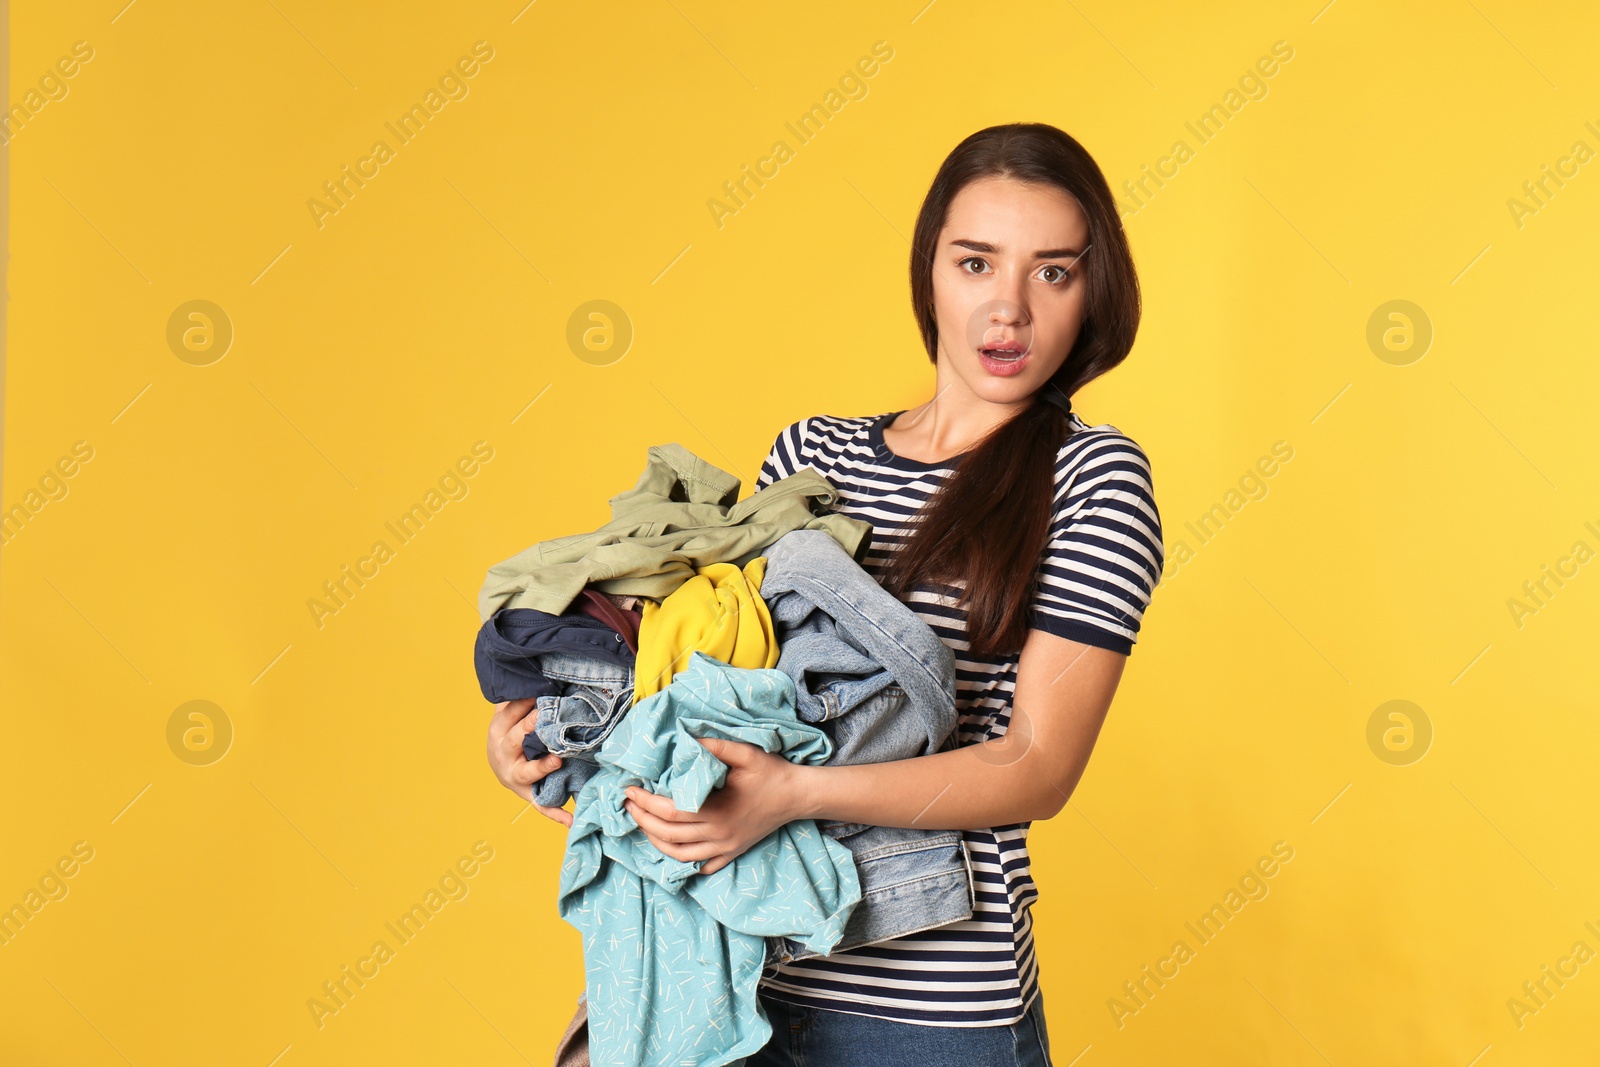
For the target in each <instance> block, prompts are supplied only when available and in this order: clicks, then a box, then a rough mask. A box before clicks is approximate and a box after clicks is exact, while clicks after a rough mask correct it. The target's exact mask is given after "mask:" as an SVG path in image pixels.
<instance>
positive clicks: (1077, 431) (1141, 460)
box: [1056, 412, 1151, 481]
mask: <svg viewBox="0 0 1600 1067" xmlns="http://www.w3.org/2000/svg"><path fill="white" fill-rule="evenodd" d="M1071 426H1072V432H1071V433H1069V434H1068V435H1067V439H1066V440H1065V441H1063V442H1061V447H1060V448H1058V449H1057V450H1056V478H1057V480H1058V481H1059V480H1061V479H1062V478H1070V477H1071V476H1072V475H1073V474H1074V473H1077V472H1081V471H1083V470H1085V469H1104V468H1105V467H1107V466H1108V465H1109V466H1114V467H1115V466H1120V467H1121V468H1122V469H1127V470H1132V471H1133V472H1134V473H1138V474H1142V475H1143V477H1144V479H1145V480H1146V481H1149V479H1150V474H1151V465H1150V457H1149V455H1148V454H1147V453H1146V452H1145V450H1144V449H1143V448H1142V447H1141V446H1140V444H1139V442H1138V441H1136V440H1134V439H1133V437H1131V436H1130V435H1128V434H1126V433H1124V432H1123V431H1122V430H1121V429H1119V428H1118V427H1116V426H1114V425H1112V424H1111V423H1109V422H1102V423H1097V424H1095V425H1090V424H1089V423H1086V422H1084V421H1083V419H1081V418H1080V417H1079V416H1078V414H1077V413H1076V412H1074V413H1073V415H1072V419H1071Z"/></svg>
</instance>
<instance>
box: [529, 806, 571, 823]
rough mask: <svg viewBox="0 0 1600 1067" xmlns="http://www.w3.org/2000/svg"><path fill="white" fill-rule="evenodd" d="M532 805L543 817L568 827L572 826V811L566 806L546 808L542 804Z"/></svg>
mask: <svg viewBox="0 0 1600 1067" xmlns="http://www.w3.org/2000/svg"><path fill="white" fill-rule="evenodd" d="M534 807H536V808H538V809H539V814H540V815H543V816H544V817H545V818H547V819H554V820H555V821H556V822H558V823H560V824H561V825H562V826H566V827H569V828H570V827H571V826H572V813H571V812H570V811H568V810H567V809H566V808H547V807H545V806H544V805H543V804H535V805H534Z"/></svg>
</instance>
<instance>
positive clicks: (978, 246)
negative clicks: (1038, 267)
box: [950, 237, 1083, 259]
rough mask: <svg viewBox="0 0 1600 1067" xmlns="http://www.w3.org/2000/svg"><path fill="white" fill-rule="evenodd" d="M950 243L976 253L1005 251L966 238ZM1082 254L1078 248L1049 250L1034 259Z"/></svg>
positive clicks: (996, 246)
mask: <svg viewBox="0 0 1600 1067" xmlns="http://www.w3.org/2000/svg"><path fill="white" fill-rule="evenodd" d="M950 243H951V244H953V245H960V246H961V247H962V248H969V249H971V250H972V251H974V252H990V253H1000V252H1003V251H1005V250H1004V249H1002V248H1001V247H1000V246H998V245H992V244H990V243H989V242H987V241H969V240H967V239H966V238H965V237H957V238H955V239H954V240H952V241H951V242H950ZM1082 254H1083V253H1081V252H1079V251H1078V250H1077V249H1076V248H1047V249H1045V250H1044V251H1043V252H1035V253H1034V254H1033V258H1034V259H1063V258H1066V257H1073V256H1079V255H1082Z"/></svg>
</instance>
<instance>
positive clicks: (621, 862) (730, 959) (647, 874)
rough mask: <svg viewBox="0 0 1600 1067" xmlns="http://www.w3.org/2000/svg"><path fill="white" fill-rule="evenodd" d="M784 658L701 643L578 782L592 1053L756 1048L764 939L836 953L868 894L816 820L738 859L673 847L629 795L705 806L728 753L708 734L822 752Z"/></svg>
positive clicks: (789, 828)
mask: <svg viewBox="0 0 1600 1067" xmlns="http://www.w3.org/2000/svg"><path fill="white" fill-rule="evenodd" d="M794 698H795V688H794V683H793V681H791V680H790V678H789V676H788V675H786V674H784V673H783V672H782V671H779V670H776V669H767V668H757V669H750V668H738V667H733V666H730V665H728V664H726V663H722V662H720V661H718V660H716V659H713V658H712V657H710V656H708V655H706V654H705V653H704V652H699V651H696V652H694V653H692V654H691V655H690V657H689V665H688V666H687V667H686V668H685V669H684V670H682V671H680V672H679V673H678V674H677V675H676V677H674V678H673V680H672V683H671V684H670V685H668V686H667V687H666V688H665V689H663V690H661V692H659V693H656V694H655V695H653V696H651V697H648V698H646V699H645V700H642V701H640V702H639V703H637V704H635V705H634V706H633V708H632V709H631V710H630V711H629V712H628V714H627V715H625V716H623V719H622V721H621V722H620V723H619V724H618V725H617V727H616V728H615V729H614V730H613V731H612V733H611V735H610V736H609V737H608V738H606V741H605V744H604V745H602V746H601V748H600V751H599V754H598V755H599V762H600V765H601V766H600V771H599V772H598V773H597V774H596V775H595V776H594V777H593V778H591V779H590V780H589V781H588V782H587V783H586V784H585V785H584V787H583V790H582V792H580V793H579V794H578V798H577V803H576V805H575V807H574V810H573V819H572V827H571V829H570V830H569V831H568V835H567V850H566V857H565V859H564V861H563V863H562V866H561V884H560V892H559V898H558V906H559V909H560V912H561V917H562V918H563V919H565V920H566V921H567V922H569V923H571V924H572V925H573V926H574V927H576V928H577V929H578V930H579V931H580V932H581V933H582V934H583V958H584V968H585V971H586V975H587V988H586V995H587V1000H588V1005H589V1035H590V1037H589V1040H590V1049H589V1050H590V1056H591V1057H592V1059H593V1063H594V1065H595V1067H661V1065H667V1064H670V1065H672V1067H721V1065H724V1064H729V1063H733V1062H734V1061H736V1060H739V1059H741V1058H743V1057H745V1056H749V1055H752V1054H753V1053H755V1052H756V1051H757V1050H758V1049H760V1048H761V1047H762V1046H764V1045H765V1044H766V1043H767V1040H768V1038H769V1037H770V1036H771V1034H772V1027H771V1025H770V1024H769V1023H768V1022H767V1018H766V1014H765V1013H764V1012H763V1011H762V1009H761V1005H760V1002H759V1001H758V999H757V986H758V983H759V980H760V976H761V968H762V964H763V962H764V958H765V954H766V944H767V942H766V938H767V937H769V936H787V937H792V938H795V939H797V940H799V941H801V942H803V943H804V944H805V945H807V946H808V947H811V948H814V949H816V950H817V951H818V952H821V953H827V952H828V951H830V950H831V949H832V948H833V946H834V945H836V944H837V943H838V942H839V939H840V937H841V936H843V933H844V929H845V925H846V923H847V922H848V920H849V918H850V913H851V911H852V910H853V909H854V907H855V905H856V904H857V903H858V902H859V901H860V899H861V883H860V881H859V879H858V876H857V874H856V868H855V863H854V860H853V858H852V856H851V853H850V850H849V849H848V848H846V847H845V846H844V845H842V844H840V843H839V842H838V841H835V840H833V839H832V838H830V837H827V836H826V835H825V834H823V833H822V832H821V831H820V830H819V829H818V828H817V825H816V823H815V822H814V821H813V820H810V819H800V820H796V821H794V822H790V823H788V824H786V825H784V826H781V827H779V828H778V829H776V830H774V831H773V832H772V833H771V834H769V835H767V836H766V837H765V838H763V839H762V840H761V841H759V842H757V843H756V844H755V845H754V846H752V847H751V848H750V849H749V850H748V851H746V852H744V853H743V854H741V855H740V856H739V857H738V858H736V859H735V860H734V861H733V862H731V863H729V864H728V865H727V866H726V867H723V868H722V869H721V870H718V871H716V872H715V873H713V874H709V875H701V874H699V873H698V872H699V870H700V867H701V866H702V863H701V862H694V863H685V862H683V861H681V860H675V859H673V858H671V857H669V856H667V855H666V854H664V853H662V852H661V851H660V850H659V849H657V848H656V847H655V845H653V844H651V843H650V841H649V839H648V838H646V837H645V836H644V832H643V831H642V830H640V829H639V827H638V824H637V823H635V822H634V820H633V817H632V816H631V815H629V814H628V812H627V811H626V810H625V809H624V808H623V801H624V800H625V799H626V796H625V793H624V790H626V789H627V787H628V786H630V785H640V786H643V787H644V788H646V789H648V790H650V791H651V792H654V793H659V794H663V795H666V796H670V797H671V798H672V802H673V804H675V805H676V806H677V807H678V808H680V809H681V810H684V811H698V810H700V806H701V804H703V803H704V802H705V800H706V798H707V797H708V796H709V795H710V793H711V791H712V790H713V789H717V788H720V787H721V786H722V785H723V784H724V783H725V782H726V781H727V774H728V767H727V765H726V764H724V763H723V762H722V761H721V760H718V759H717V758H716V757H715V756H713V755H712V754H711V752H710V750H709V749H707V748H706V747H705V746H704V745H702V744H701V743H700V742H699V741H698V740H696V738H700V737H722V738H728V739H731V740H735V741H744V742H747V743H749V744H753V745H759V746H760V747H761V748H763V749H765V750H766V751H768V752H777V753H780V754H782V755H783V756H784V758H786V759H788V760H790V761H791V762H794V763H804V764H819V763H823V762H825V761H826V760H827V759H828V757H829V755H831V753H832V743H831V742H830V741H829V740H828V737H827V735H826V734H825V733H824V732H823V731H822V730H821V729H820V728H819V727H817V726H814V725H812V724H810V723H804V722H800V721H799V720H798V719H797V718H796V717H795V699H794Z"/></svg>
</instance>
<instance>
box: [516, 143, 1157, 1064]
mask: <svg viewBox="0 0 1600 1067" xmlns="http://www.w3.org/2000/svg"><path fill="white" fill-rule="evenodd" d="M911 298H912V305H913V310H914V312H915V314H916V317H917V323H918V326H919V327H920V329H921V332H922V340H923V345H924V347H925V348H926V350H927V352H928V358H929V359H930V360H931V361H932V362H933V365H934V369H935V389H934V395H933V398H932V399H930V400H929V401H927V402H926V403H924V404H922V405H920V406H918V407H916V408H913V409H911V410H909V411H896V412H889V413H886V414H883V415H877V416H833V415H814V416H811V417H810V418H806V419H801V420H800V421H798V422H795V423H792V424H791V425H789V426H787V427H785V428H784V429H783V430H782V431H781V432H780V433H779V434H778V436H777V440H776V441H775V442H774V444H773V447H772V451H771V454H770V455H768V457H767V460H766V463H765V464H764V465H763V467H762V469H761V473H760V477H759V479H758V482H757V488H758V489H759V488H762V487H764V486H766V485H769V484H771V483H772V482H773V481H776V480H778V479H780V478H784V477H787V476H789V475H791V474H793V473H794V472H795V471H797V470H799V469H800V468H801V467H805V466H809V467H813V468H815V469H816V470H817V471H818V472H819V473H821V474H822V475H823V476H825V477H826V478H827V479H828V481H829V482H830V483H832V484H833V486H834V487H835V488H836V489H838V491H839V494H840V502H839V504H838V509H839V510H840V511H841V512H843V513H845V514H848V515H851V516H854V517H857V518H860V519H864V520H866V521H867V522H869V523H871V524H872V527H873V537H872V549H871V552H870V554H869V555H868V558H867V559H866V561H865V563H864V566H865V568H866V569H867V571H868V572H869V573H871V574H872V575H873V576H874V577H875V578H877V579H878V580H879V581H880V582H881V583H882V584H883V585H884V586H885V588H887V589H889V590H890V591H891V592H893V593H894V594H895V595H896V596H897V597H898V598H899V599H900V600H902V601H903V602H904V603H906V604H907V605H908V606H910V607H911V608H912V610H914V611H915V612H916V613H917V614H918V615H919V616H920V617H921V618H922V619H923V620H924V621H926V622H927V623H928V624H929V625H930V626H932V627H933V629H934V631H935V632H937V633H938V634H939V636H940V637H941V638H943V639H944V641H945V642H946V643H947V644H949V645H950V647H951V650H952V651H953V652H954V654H955V657H956V667H957V689H958V692H957V694H956V696H957V700H956V703H957V707H958V709H960V711H961V718H960V725H959V727H958V738H957V740H958V741H959V746H958V747H956V748H953V749H951V750H948V751H944V752H939V753H936V754H933V755H929V756H921V757H918V758H916V759H907V760H900V761H898V762H894V763H879V764H870V765H860V766H840V767H831V766H820V767H811V766H798V765H796V764H792V763H790V762H788V761H787V760H785V759H783V758H782V757H781V756H778V755H775V754H771V753H767V752H765V751H763V750H761V749H760V748H757V747H755V746H753V745H746V744H741V743H738V742H731V741H719V740H715V739H707V740H704V741H703V742H702V743H704V744H705V745H706V746H707V747H708V748H709V749H710V750H711V752H712V753H713V754H714V755H716V756H717V757H718V758H719V759H721V760H722V761H723V762H725V763H727V764H728V765H729V767H730V768H731V769H730V772H729V775H728V779H727V784H726V786H724V787H723V788H722V789H720V790H718V791H717V792H715V793H714V794H712V796H711V798H710V800H709V801H708V802H707V803H706V804H705V806H704V807H702V809H701V810H700V811H698V812H680V811H678V810H677V809H676V808H675V807H674V806H673V805H672V802H671V800H670V798H668V797H664V796H657V795H654V794H651V793H649V792H647V791H644V790H640V789H634V790H631V791H630V796H631V800H630V803H629V808H630V810H631V811H632V813H633V816H634V818H635V819H636V820H637V822H638V823H639V826H640V828H641V829H642V830H643V831H644V833H645V834H646V836H648V837H649V838H650V840H651V841H652V842H654V843H655V844H656V846H657V847H659V848H660V849H661V851H662V852H664V853H666V854H667V855H669V856H673V857H675V858H677V859H680V860H685V861H698V860H703V861H705V864H704V867H703V868H702V870H703V871H704V872H706V873H709V872H712V871H715V870H717V869H719V868H721V867H722V866H725V865H726V864H727V863H729V862H731V861H732V860H733V859H734V858H735V857H736V856H738V855H739V854H740V853H742V852H743V851H745V850H746V849H748V848H749V847H750V846H751V845H753V844H755V843H756V842H757V841H760V840H761V839H762V838H764V837H765V836H766V835H767V834H768V833H770V832H771V831H772V830H774V829H775V828H777V827H778V826H781V825H783V824H784V823H786V822H789V821H790V820H793V819H805V818H813V819H842V820H848V821H851V822H860V823H867V824H870V825H879V826H907V827H909V826H916V827H924V828H944V829H959V830H962V831H964V834H963V837H964V839H965V841H966V846H967V850H968V854H969V856H970V858H971V861H972V869H973V875H974V881H975V888H976V891H977V906H976V910H975V911H974V914H973V916H972V918H971V919H970V920H966V921H962V922H956V923H950V924H947V925H945V926H940V927H936V928H933V929H930V930H925V931H922V932H919V933H915V934H909V935H906V936H904V937H901V938H896V939H894V940H892V941H886V942H880V943H878V944H875V945H870V946H867V947H864V948H859V949H855V950H853V951H848V952H840V953H835V954H833V955H830V956H822V957H816V958H812V959H806V960H800V961H794V962H791V963H787V964H780V965H777V966H775V967H771V968H769V969H768V970H767V971H766V972H765V973H764V974H763V975H762V979H761V999H762V1005H763V1008H764V1009H765V1010H766V1012H767V1015H768V1018H769V1019H770V1020H771V1022H772V1026H773V1036H772V1040H771V1041H770V1042H769V1043H768V1045H767V1047H766V1048H765V1049H763V1050H762V1051H761V1052H760V1053H758V1054H757V1055H755V1056H753V1057H751V1058H750V1059H749V1060H748V1061H747V1063H748V1064H749V1065H750V1067H758V1065H760V1067H768V1065H779V1064H791V1063H801V1062H805V1063H814V1064H828V1065H829V1067H844V1065H853V1064H872V1065H883V1067H893V1065H896V1064H916V1065H918V1067H938V1065H942V1064H962V1065H968V1064H975V1063H978V1064H985V1065H998V1064H1017V1065H1023V1064H1027V1065H1035V1064H1047V1063H1049V1038H1048V1034H1047V1032H1046V1029H1045V1019H1044V1006H1043V999H1042V997H1041V995H1040V990H1039V969H1038V964H1037V962H1036V959H1035V954H1034V945H1033V935H1032V919H1031V910H1030V909H1031V907H1032V905H1033V902H1034V901H1035V899H1037V896H1038V892H1037V890H1036V889H1035V887H1034V883H1033V880H1032V878H1031V876H1030V874H1029V863H1028V851H1027V834H1028V826H1029V824H1030V823H1031V822H1033V821H1034V820H1036V819H1048V818H1051V817H1052V816H1054V815H1056V814H1057V813H1058V812H1059V811H1061V809H1062V807H1063V806H1064V805H1065V804H1066V802H1067V798H1068V797H1070V796H1071V795H1072V791H1073V789H1074V787H1075V786H1076V785H1077V783H1078V780H1079V778H1080V777H1081V776H1082V775H1083V771H1084V767H1085V765H1086V763H1087V761H1088V759H1089V754H1090V751H1091V750H1092V749H1093V747H1094V743H1095V739H1096V738H1097V737H1098V735H1099V732H1100V727H1101V724H1102V722H1103V721H1104V719H1105V715H1106V712H1107V710H1108V709H1109V707H1110V705H1111V699H1112V696H1113V694H1114V693H1115V692H1116V688H1117V684H1118V682H1119V681H1120V680H1121V677H1122V671H1123V667H1124V665H1125V663H1126V660H1127V657H1128V655H1129V654H1130V653H1131V651H1132V647H1133V642H1134V640H1135V639H1136V635H1137V633H1138V630H1139V626H1140V621H1141V619H1142V617H1143V614H1144V611H1145V609H1146V607H1147V606H1148V605H1149V602H1150V598H1151V594H1152V593H1153V591H1154V589H1155V586H1156V584H1157V582H1158V581H1159V579H1160V574H1161V569H1162V564H1163V560H1164V554H1163V549H1162V538H1161V520H1160V515H1159V512H1158V511H1157V508H1156V503H1155V498H1154V495H1153V490H1152V482H1151V474H1150V464H1149V461H1148V460H1147V458H1146V457H1145V454H1144V452H1143V450H1142V449H1141V448H1140V447H1139V445H1138V444H1137V443H1135V442H1134V441H1133V440H1132V439H1131V438H1129V437H1128V436H1126V435H1125V434H1123V433H1121V432H1120V431H1118V430H1117V429H1116V427H1115V426H1112V425H1110V424H1099V425H1094V426H1091V425H1089V424H1087V423H1085V422H1084V421H1083V420H1082V419H1080V418H1079V417H1078V416H1077V415H1076V414H1075V413H1073V411H1072V408H1071V403H1070V401H1069V399H1068V398H1070V397H1071V396H1073V395H1074V394H1075V393H1076V392H1077V390H1078V389H1079V388H1080V387H1081V386H1083V385H1085V384H1086V383H1088V382H1090V381H1093V380H1094V379H1095V378H1098V377H1099V376H1100V375H1102V374H1104V373H1106V372H1107V371H1108V370H1110V369H1111V368H1113V367H1115V366H1117V365H1118V364H1119V363H1121V362H1122V361H1123V360H1124V359H1125V358H1126V357H1127V355H1128V352H1129V350H1130V349H1131V348H1132V346H1133V339H1134V333H1135V331H1136V330H1137V327H1138V322H1139V287H1138V280H1137V278H1136V276H1135V273H1134V266H1133V260H1132V257H1131V255H1130V253H1129V251H1128V247H1127V241H1126V238H1125V236H1124V234H1123V232H1122V227H1121V223H1120V221H1119V219H1118V217H1117V212H1116V206H1115V203H1114V202H1113V199H1112V196H1111V191H1110V189H1109V188H1108V186H1107V184H1106V181H1105V177H1104V175H1102V174H1101V172H1100V169H1099V167H1098V166H1097V165H1096V164H1095V162H1094V160H1093V159H1092V158H1091V157H1090V156H1089V154H1088V153H1087V152H1086V151H1085V150H1084V149H1083V147H1082V146H1081V145H1080V144H1078V142H1077V141H1076V140H1074V139H1073V138H1072V137H1070V136H1068V135H1067V134H1066V133H1063V132H1062V131H1061V130H1058V129H1056V128H1055V127H1052V126H1048V125H1043V124H1037V123H1019V124H1012V125H1006V126H994V127H990V128H989V129H985V130H981V131H979V132H977V133H975V134H973V135H972V136H970V137H968V138H967V139H966V140H965V141H963V142H962V143H961V144H960V145H958V146H957V147H956V148H955V150H954V151H953V152H951V153H950V155H949V157H948V158H947V159H946V160H945V161H944V163H943V165H942V166H941V167H940V169H939V173H938V174H937V175H936V176H935V178H934V181H933V186H932V188H931V189H930V190H929V192H928V195H927V197H926V199H925V200H924V201H923V204H922V209H921V212H920V214H919V215H918V217H917V223H916V232H915V235H914V237H913V240H912V249H911ZM529 703H530V702H526V701H519V702H515V703H513V704H510V705H507V706H506V707H505V708H502V709H500V710H499V711H497V712H496V716H495V721H494V723H493V724H492V725H491V729H490V743H489V749H490V762H491V763H492V764H494V766H495V770H496V774H497V775H498V776H499V778H500V780H501V781H502V782H503V783H505V784H506V785H507V786H508V787H510V788H512V789H513V790H514V791H516V792H517V793H518V794H519V795H521V796H523V797H524V798H528V799H530V800H531V787H532V783H533V782H537V781H538V780H539V779H540V778H542V777H543V776H544V775H545V774H547V773H549V772H550V771H551V770H553V769H554V767H555V766H557V765H559V764H558V762H557V761H558V759H559V757H554V756H552V757H546V759H545V760H538V761H534V762H532V763H527V762H525V761H523V760H522V749H521V740H522V735H523V734H524V733H525V732H526V729H527V727H524V726H521V725H519V723H518V720H519V719H520V718H521V717H522V716H523V715H525V714H526V711H527V704H529ZM528 718H529V719H531V718H532V716H528ZM529 725H531V722H530V723H529ZM547 763H548V764H549V765H548V766H546V764H547ZM540 810H541V811H542V812H544V813H545V814H546V815H549V816H550V817H551V818H554V819H556V820H557V821H558V822H562V823H566V822H567V821H569V820H570V816H569V815H568V814H567V813H566V812H565V811H563V810H561V809H548V808H541V809H540Z"/></svg>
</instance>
